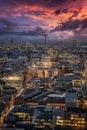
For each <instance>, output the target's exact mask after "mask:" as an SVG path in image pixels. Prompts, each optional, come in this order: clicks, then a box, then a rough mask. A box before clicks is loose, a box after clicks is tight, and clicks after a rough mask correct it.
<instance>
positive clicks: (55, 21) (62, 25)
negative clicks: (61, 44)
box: [0, 0, 87, 38]
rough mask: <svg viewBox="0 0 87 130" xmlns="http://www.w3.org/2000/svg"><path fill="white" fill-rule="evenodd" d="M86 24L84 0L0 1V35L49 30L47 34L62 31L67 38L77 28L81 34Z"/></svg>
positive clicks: (35, 32) (33, 33)
mask: <svg viewBox="0 0 87 130" xmlns="http://www.w3.org/2000/svg"><path fill="white" fill-rule="evenodd" d="M86 23H87V1H86V0H55V1H54V0H0V34H4V33H6V32H7V34H8V33H10V32H11V33H13V34H14V33H15V34H16V35H18V34H21V35H40V34H41V33H42V34H43V33H45V32H46V31H47V32H50V30H51V32H52V33H51V34H50V35H51V37H52V35H53V37H54V34H53V33H54V32H56V36H57V34H58V31H62V33H63V35H64V34H65V31H66V32H67V33H66V34H67V38H69V37H68V35H69V36H70V37H71V35H73V36H74V35H75V36H76V31H77V32H78V34H79V33H80V31H81V30H82V36H83V35H84V31H83V30H86V28H87V25H86ZM63 31H64V32H63ZM68 31H71V32H72V33H71V34H70V33H68ZM60 34H61V33H60ZM62 38H65V35H64V37H62Z"/></svg>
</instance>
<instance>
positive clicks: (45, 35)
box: [44, 34, 47, 49]
mask: <svg viewBox="0 0 87 130" xmlns="http://www.w3.org/2000/svg"><path fill="white" fill-rule="evenodd" d="M44 37H45V42H44V49H45V48H46V44H47V34H44Z"/></svg>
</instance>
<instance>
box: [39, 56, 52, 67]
mask: <svg viewBox="0 0 87 130" xmlns="http://www.w3.org/2000/svg"><path fill="white" fill-rule="evenodd" d="M51 67H52V61H51V57H50V56H49V55H42V60H41V68H51Z"/></svg>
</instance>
